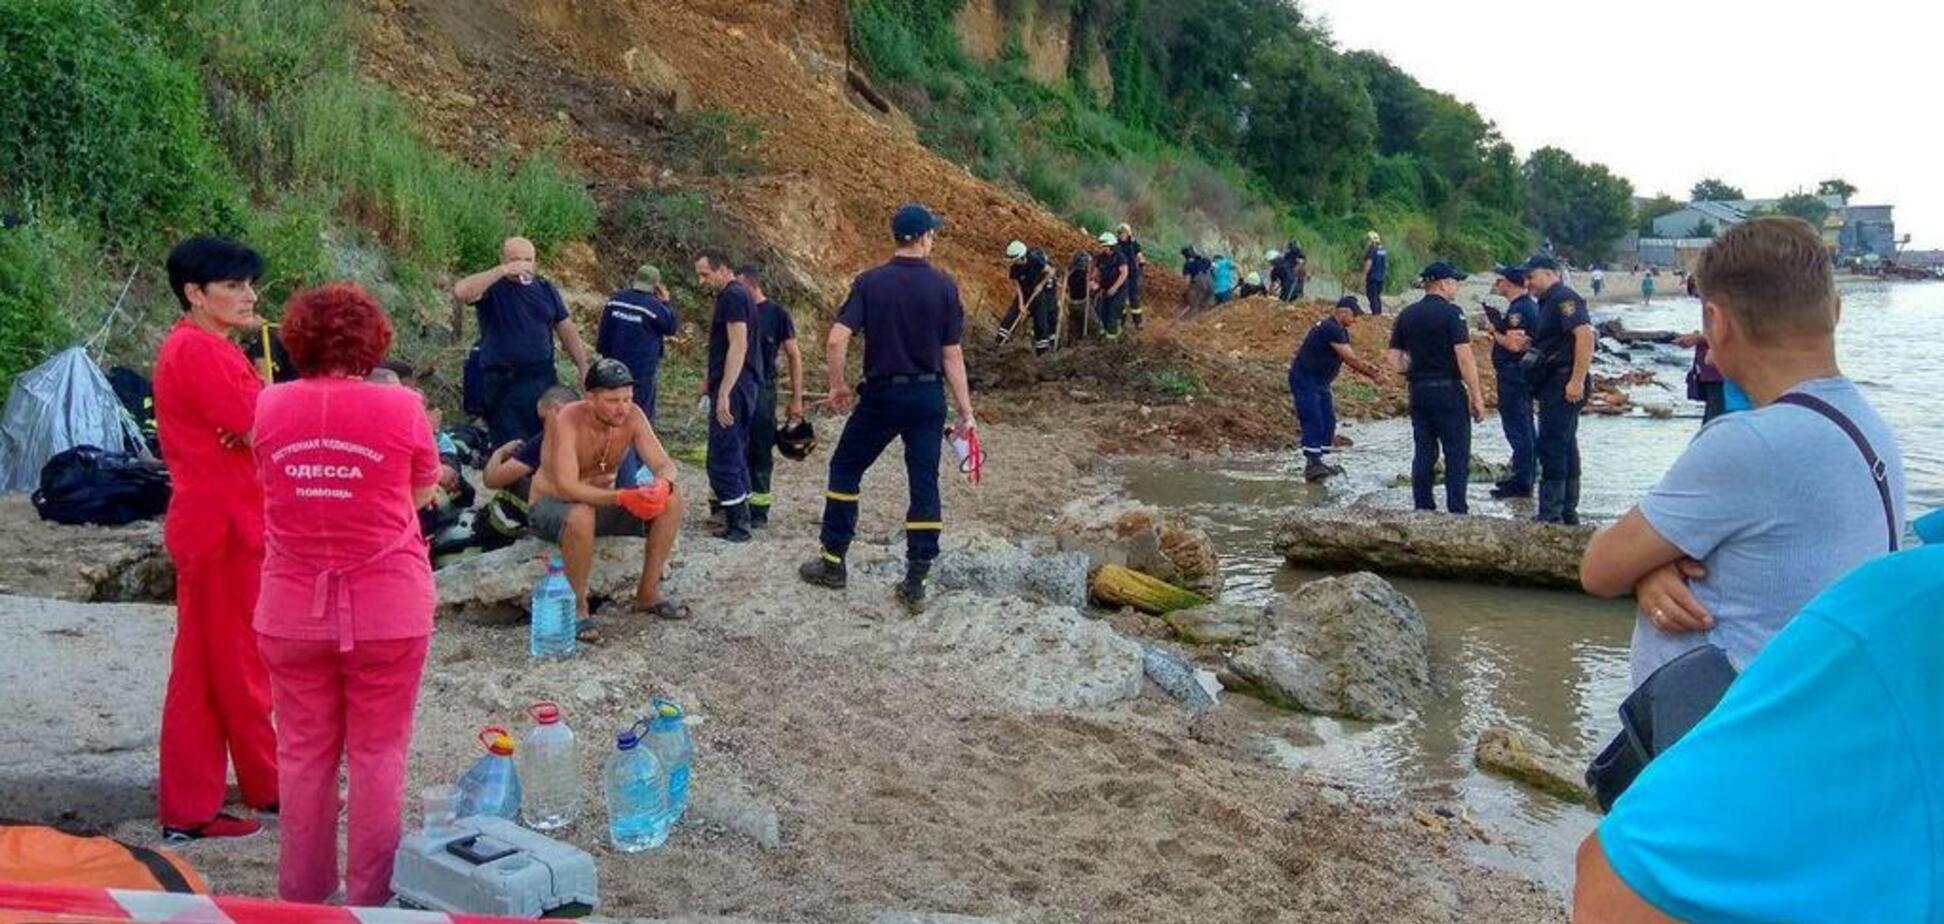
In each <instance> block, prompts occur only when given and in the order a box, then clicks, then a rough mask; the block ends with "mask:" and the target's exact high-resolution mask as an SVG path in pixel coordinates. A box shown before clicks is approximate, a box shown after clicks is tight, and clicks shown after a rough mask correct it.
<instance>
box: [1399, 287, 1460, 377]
mask: <svg viewBox="0 0 1944 924" xmlns="http://www.w3.org/2000/svg"><path fill="white" fill-rule="evenodd" d="M1469 342H1471V331H1469V330H1466V329H1465V313H1464V312H1462V311H1460V310H1458V306H1457V305H1454V304H1452V303H1450V302H1448V301H1445V300H1444V299H1442V298H1439V297H1438V296H1436V295H1426V296H1425V297H1424V298H1422V299H1420V300H1418V301H1417V302H1415V303H1413V304H1412V305H1411V306H1410V307H1408V308H1406V309H1404V310H1403V312H1402V313H1400V314H1398V316H1397V324H1396V326H1394V327H1392V328H1391V338H1390V348H1391V349H1393V350H1403V351H1404V352H1405V353H1408V354H1410V357H1411V369H1410V372H1409V373H1408V374H1407V377H1408V378H1409V379H1410V380H1411V381H1413V382H1428V381H1438V380H1447V379H1455V378H1457V377H1458V356H1457V354H1455V353H1453V352H1452V351H1451V348H1452V347H1455V346H1458V345H1459V344H1462V343H1469Z"/></svg>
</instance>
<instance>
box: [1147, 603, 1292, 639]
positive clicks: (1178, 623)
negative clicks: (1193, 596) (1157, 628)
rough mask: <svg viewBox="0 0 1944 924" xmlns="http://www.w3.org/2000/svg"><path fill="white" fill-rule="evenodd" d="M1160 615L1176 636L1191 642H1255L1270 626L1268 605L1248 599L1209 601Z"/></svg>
mask: <svg viewBox="0 0 1944 924" xmlns="http://www.w3.org/2000/svg"><path fill="white" fill-rule="evenodd" d="M1161 618H1162V619H1163V620H1164V621H1165V622H1167V624H1168V628H1170V629H1173V630H1174V632H1175V635H1176V636H1178V637H1179V638H1180V639H1181V640H1182V641H1184V642H1187V643H1189V644H1191V645H1210V646H1216V647H1233V646H1237V645H1253V644H1255V643H1257V642H1259V641H1261V640H1262V634H1263V633H1264V632H1265V631H1267V630H1268V628H1269V611H1268V608H1267V607H1263V606H1251V605H1249V604H1245V603H1210V604H1209V605H1207V606H1198V607H1195V608H1193V609H1187V610H1175V611H1174V612H1172V613H1169V614H1167V615H1166V616H1163V617H1161Z"/></svg>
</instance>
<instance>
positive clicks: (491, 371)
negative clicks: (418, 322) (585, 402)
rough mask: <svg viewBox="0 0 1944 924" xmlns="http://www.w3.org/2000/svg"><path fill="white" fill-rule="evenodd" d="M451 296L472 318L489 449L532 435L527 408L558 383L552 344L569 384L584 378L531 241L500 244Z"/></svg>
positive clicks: (572, 331)
mask: <svg viewBox="0 0 1944 924" xmlns="http://www.w3.org/2000/svg"><path fill="white" fill-rule="evenodd" d="M452 296H453V297H454V298H456V299H458V300H459V301H460V302H462V303H464V304H467V305H472V306H473V307H474V310H475V311H477V312H478V314H479V351H480V374H481V375H482V376H483V382H482V383H481V384H482V385H483V389H482V392H483V395H484V398H485V402H486V428H487V430H489V431H490V432H491V443H492V445H495V446H499V445H504V444H506V443H508V442H510V441H512V440H517V439H520V438H521V437H524V436H526V435H527V434H529V433H532V432H534V431H535V430H538V429H539V428H540V419H539V417H537V416H535V411H534V408H535V406H537V404H538V403H539V400H540V395H541V393H542V392H545V391H546V390H547V389H549V388H552V387H553V386H555V385H558V384H560V380H559V378H558V375H557V373H556V372H555V371H554V339H555V338H556V337H557V338H559V340H560V345H561V346H562V347H564V348H566V350H567V356H568V358H570V359H572V360H573V361H574V369H575V370H576V378H577V379H579V378H585V377H586V376H587V347H586V346H585V345H583V344H582V343H581V337H580V331H579V330H578V329H577V328H575V327H574V321H573V319H572V318H571V317H569V316H568V315H567V303H566V302H563V301H561V299H560V292H559V291H558V290H556V289H555V288H554V285H553V283H551V282H548V281H547V280H546V279H544V278H542V277H541V276H540V275H539V271H538V266H537V264H536V262H535V254H534V249H533V242H532V241H529V240H527V239H526V238H523V237H509V238H507V239H506V242H505V243H503V244H501V245H500V264H499V265H498V266H495V267H493V268H492V269H489V270H485V271H483V272H478V273H474V274H472V275H471V276H467V277H466V278H464V279H461V280H459V281H458V282H457V283H455V284H454V285H453V287H452Z"/></svg>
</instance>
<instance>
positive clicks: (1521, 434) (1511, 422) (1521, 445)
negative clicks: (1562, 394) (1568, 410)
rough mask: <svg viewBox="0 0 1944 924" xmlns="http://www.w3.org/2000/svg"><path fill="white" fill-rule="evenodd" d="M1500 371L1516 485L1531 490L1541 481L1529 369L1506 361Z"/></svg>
mask: <svg viewBox="0 0 1944 924" xmlns="http://www.w3.org/2000/svg"><path fill="white" fill-rule="evenodd" d="M1495 370H1496V371H1497V372H1498V412H1499V425H1500V426H1502V427H1503V428H1504V429H1505V442H1506V444H1507V445H1509V446H1511V447H1512V480H1511V482H1510V484H1511V485H1512V487H1515V488H1521V489H1524V490H1531V489H1532V486H1533V485H1536V484H1538V483H1539V474H1538V464H1539V458H1538V451H1539V450H1538V436H1537V429H1536V428H1537V421H1536V420H1535V419H1534V418H1533V412H1534V410H1535V408H1534V406H1533V402H1532V392H1531V390H1530V389H1528V388H1526V382H1525V371H1524V370H1523V369H1520V368H1519V364H1518V363H1504V364H1501V365H1499V366H1497V367H1495Z"/></svg>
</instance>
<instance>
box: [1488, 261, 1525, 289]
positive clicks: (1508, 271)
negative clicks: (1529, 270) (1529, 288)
mask: <svg viewBox="0 0 1944 924" xmlns="http://www.w3.org/2000/svg"><path fill="white" fill-rule="evenodd" d="M1492 271H1493V272H1495V273H1497V274H1499V275H1500V276H1503V277H1505V281H1506V282H1509V283H1511V284H1513V285H1515V286H1522V285H1525V274H1526V268H1525V267H1523V266H1512V265H1510V264H1506V263H1500V264H1499V265H1498V266H1495V267H1493V268H1492Z"/></svg>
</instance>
